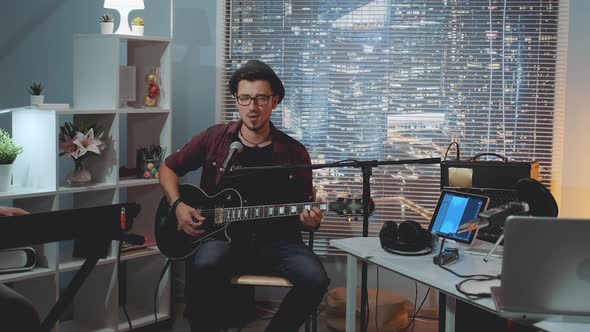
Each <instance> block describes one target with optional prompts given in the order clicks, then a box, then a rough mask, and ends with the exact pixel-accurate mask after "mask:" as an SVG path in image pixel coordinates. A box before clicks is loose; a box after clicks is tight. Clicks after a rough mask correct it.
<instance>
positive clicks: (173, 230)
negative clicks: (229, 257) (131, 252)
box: [155, 184, 242, 259]
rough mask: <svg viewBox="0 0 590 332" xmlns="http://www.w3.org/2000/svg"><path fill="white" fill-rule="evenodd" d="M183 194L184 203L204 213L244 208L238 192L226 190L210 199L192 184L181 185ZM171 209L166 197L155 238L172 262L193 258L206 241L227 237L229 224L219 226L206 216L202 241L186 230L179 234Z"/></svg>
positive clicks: (158, 212) (161, 207)
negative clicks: (213, 237)
mask: <svg viewBox="0 0 590 332" xmlns="http://www.w3.org/2000/svg"><path fill="white" fill-rule="evenodd" d="M179 190H180V197H181V198H182V202H183V203H185V204H187V205H189V206H191V207H193V208H195V209H201V211H205V210H213V209H216V208H231V207H240V206H242V197H241V196H240V194H239V193H238V192H237V191H236V190H234V189H225V190H222V191H220V192H219V193H217V194H216V195H215V196H209V195H207V194H206V193H205V192H204V191H203V190H201V188H199V187H196V186H193V185H190V184H182V185H180V187H179ZM169 207H170V205H169V204H168V200H166V197H163V198H162V199H161V200H160V205H159V206H158V211H157V212H156V228H155V236H156V243H157V245H158V248H159V249H160V251H161V252H162V253H163V254H164V255H165V256H166V257H168V258H170V259H184V258H186V257H188V256H190V255H191V254H192V253H193V252H195V251H196V250H197V248H198V247H199V245H200V243H201V242H202V241H203V240H204V239H206V238H210V237H212V236H215V238H221V235H224V233H225V232H224V228H226V227H227V226H228V224H222V225H216V224H215V222H214V221H215V220H214V219H215V218H214V217H213V216H208V215H204V216H205V218H206V219H205V221H204V222H203V229H204V230H205V233H203V234H202V235H201V237H199V238H194V237H191V236H189V235H187V234H186V233H185V232H184V231H183V230H182V229H181V230H178V222H177V220H176V216H172V215H170V214H169V213H168V209H169ZM218 235H219V236H218Z"/></svg>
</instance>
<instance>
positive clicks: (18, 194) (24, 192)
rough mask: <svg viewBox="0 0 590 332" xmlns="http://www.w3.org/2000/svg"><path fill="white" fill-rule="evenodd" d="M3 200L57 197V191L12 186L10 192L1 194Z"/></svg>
mask: <svg viewBox="0 0 590 332" xmlns="http://www.w3.org/2000/svg"><path fill="white" fill-rule="evenodd" d="M0 194H1V195H2V199H3V200H4V199H6V200H9V199H21V198H32V197H40V196H50V195H55V190H51V189H39V188H25V187H20V186H14V185H13V186H12V187H11V188H10V190H8V191H3V192H0Z"/></svg>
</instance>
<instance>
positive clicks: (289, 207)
mask: <svg viewBox="0 0 590 332" xmlns="http://www.w3.org/2000/svg"><path fill="white" fill-rule="evenodd" d="M313 207H317V208H319V209H320V210H322V211H328V210H329V208H328V203H325V202H321V203H318V202H308V203H295V204H278V205H259V206H242V207H235V208H219V209H215V212H216V213H215V214H216V215H218V213H219V212H221V211H219V210H223V222H228V221H239V220H253V219H263V218H275V217H287V216H297V215H300V214H301V212H303V211H304V210H311V209H312V208H313ZM216 219H218V218H216ZM218 221H219V220H218Z"/></svg>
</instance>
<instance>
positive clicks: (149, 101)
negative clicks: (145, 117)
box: [143, 68, 160, 107]
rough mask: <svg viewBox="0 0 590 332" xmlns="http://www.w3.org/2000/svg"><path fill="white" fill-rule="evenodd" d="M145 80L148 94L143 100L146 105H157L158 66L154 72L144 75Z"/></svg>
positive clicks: (158, 89)
mask: <svg viewBox="0 0 590 332" xmlns="http://www.w3.org/2000/svg"><path fill="white" fill-rule="evenodd" d="M145 82H146V83H147V84H148V94H147V96H145V98H144V100H143V104H144V105H145V106H146V107H158V98H159V97H160V88H159V87H158V83H159V82H160V68H156V72H155V73H150V74H148V75H147V76H146V77H145Z"/></svg>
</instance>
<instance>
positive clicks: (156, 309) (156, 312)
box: [154, 258, 172, 328]
mask: <svg viewBox="0 0 590 332" xmlns="http://www.w3.org/2000/svg"><path fill="white" fill-rule="evenodd" d="M171 263H172V260H171V259H170V258H166V263H164V268H163V269H162V273H160V278H158V283H157V284H156V289H155V290H154V318H155V319H156V328H157V327H158V289H160V283H161V282H162V279H163V278H164V274H165V273H166V270H168V268H169V267H170V264H171Z"/></svg>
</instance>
